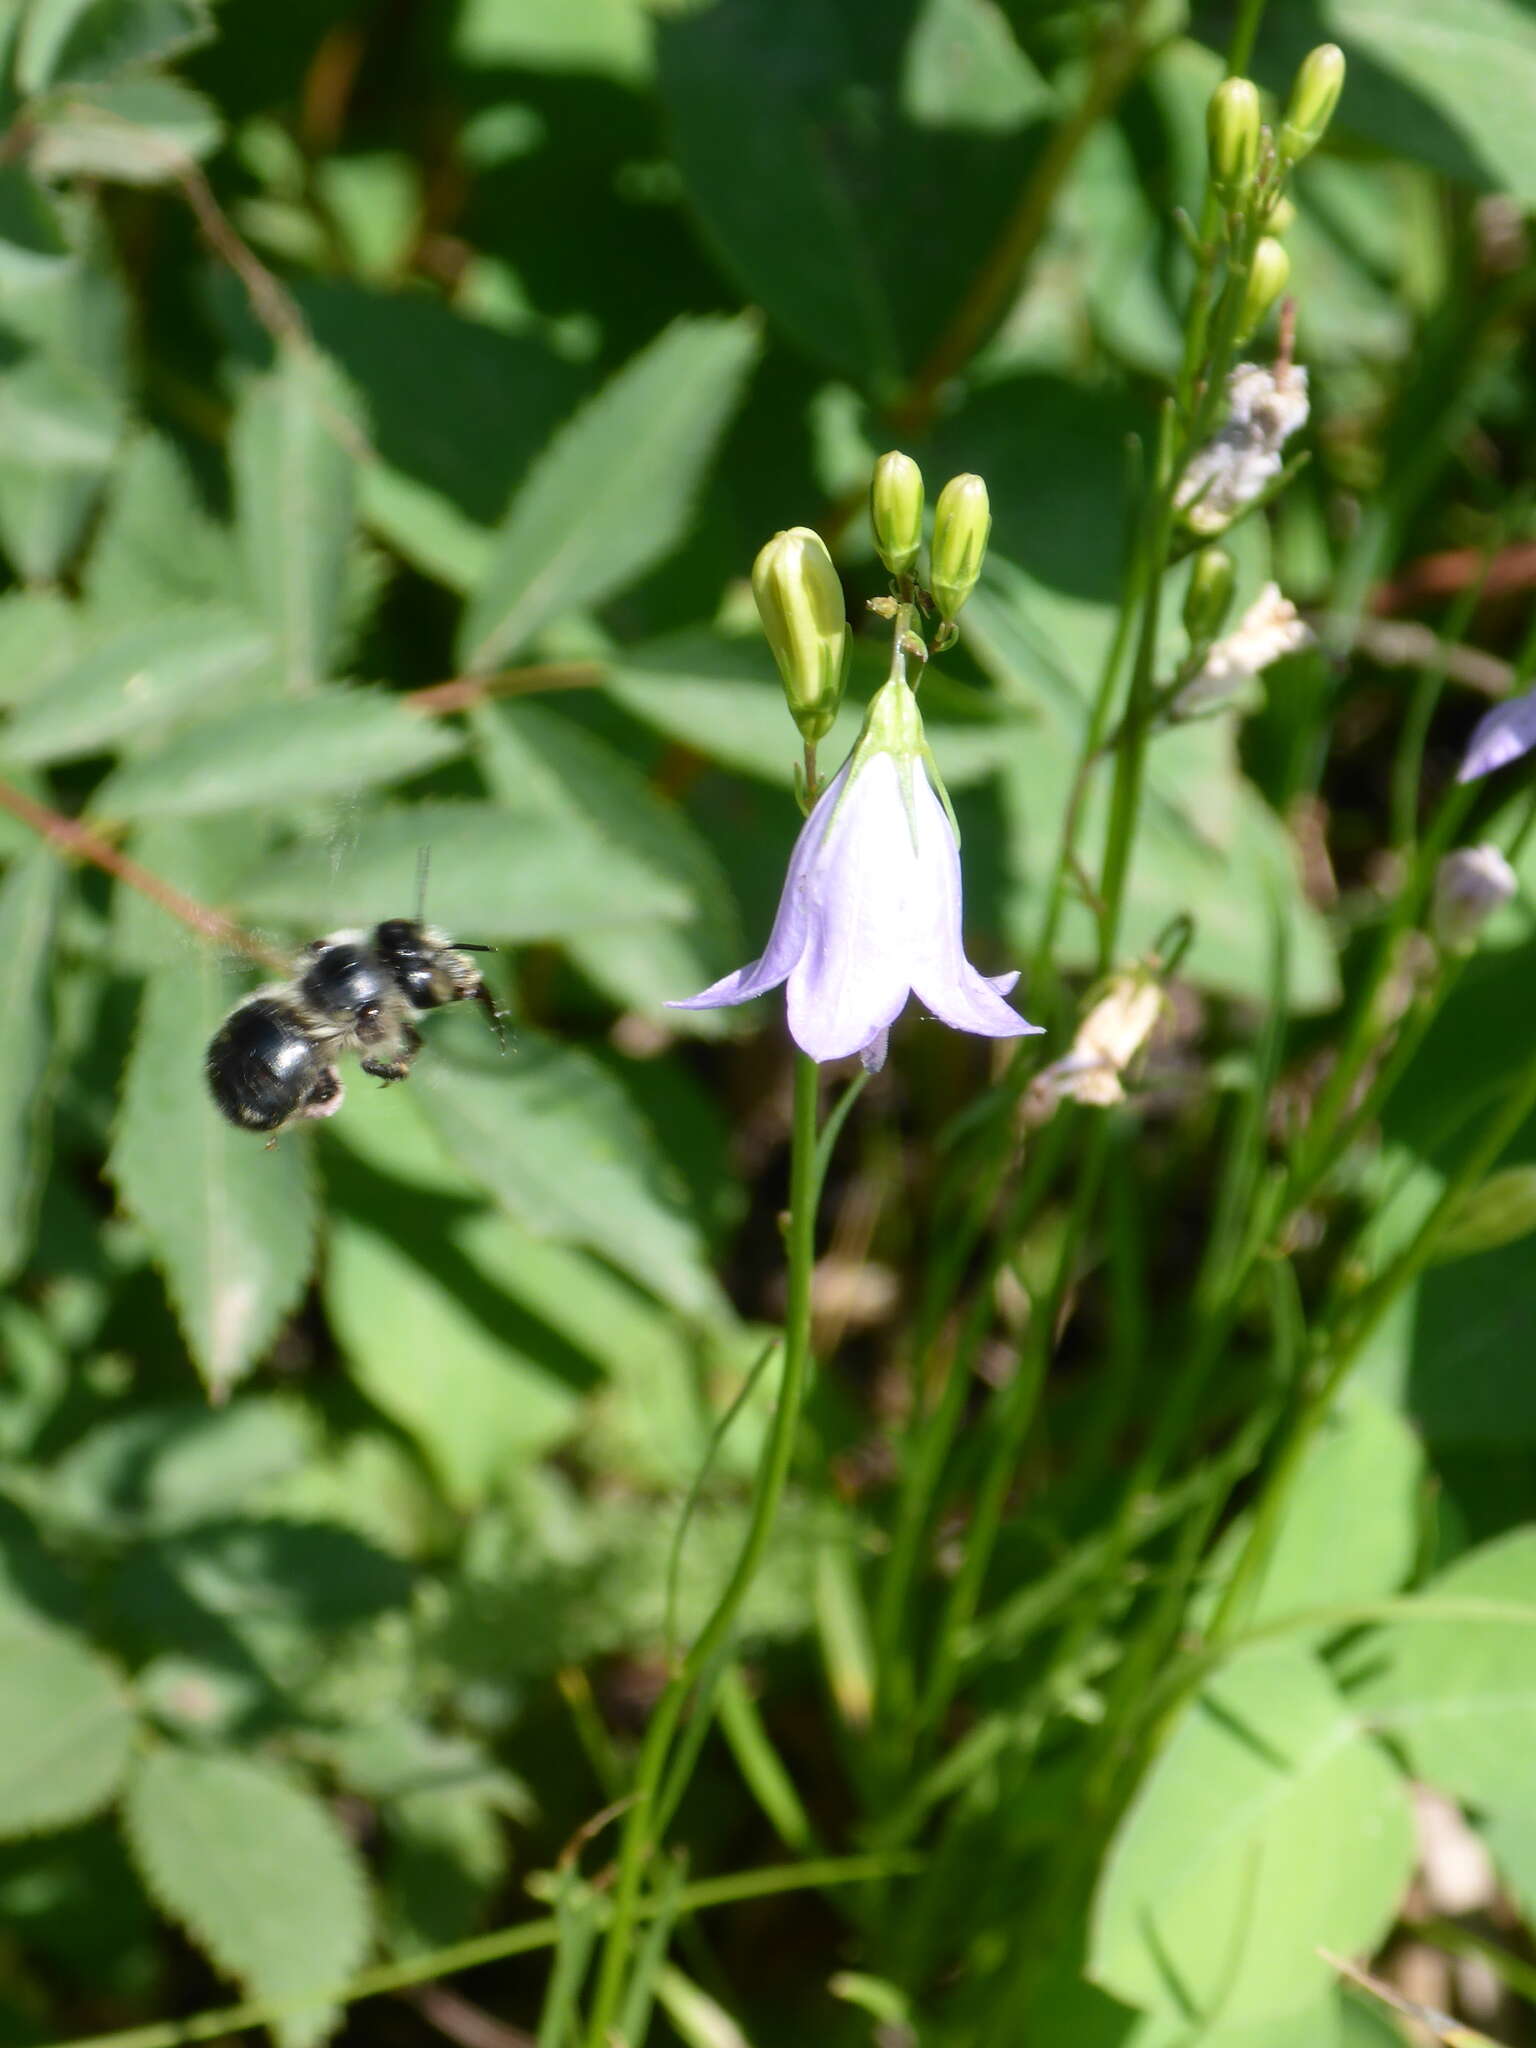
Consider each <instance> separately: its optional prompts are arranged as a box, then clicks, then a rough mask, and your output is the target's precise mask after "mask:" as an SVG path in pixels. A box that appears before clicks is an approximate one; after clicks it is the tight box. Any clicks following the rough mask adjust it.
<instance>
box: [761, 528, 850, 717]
mask: <svg viewBox="0 0 1536 2048" xmlns="http://www.w3.org/2000/svg"><path fill="white" fill-rule="evenodd" d="M752 595H753V596H754V597H755V598H756V599H757V615H758V617H759V618H760V619H761V620H762V622H763V631H764V632H765V633H766V634H767V636H768V645H769V646H770V647H771V648H772V649H773V658H774V660H775V661H776V662H777V663H778V665H779V675H780V677H781V678H782V679H783V683H784V695H785V696H786V697H787V698H788V700H789V710H790V716H791V717H792V718H793V719H794V721H795V723H796V725H798V726H799V728H800V734H801V737H802V738H803V739H807V740H813V741H814V740H819V739H824V738H825V737H826V735H827V734H828V733H829V732H830V731H831V729H832V721H833V719H834V718H836V716H837V707H838V705H839V704H840V703H841V702H842V696H843V682H844V679H845V677H846V675H847V673H848V649H849V638H848V620H847V617H846V616H845V614H844V611H843V586H842V585H841V583H839V582H838V580H837V571H836V570H835V569H834V568H833V566H832V557H831V556H830V555H829V554H828V553H827V544H826V542H825V541H824V540H823V539H822V537H821V535H820V534H819V533H813V532H812V531H811V529H810V527H808V526H792V527H790V528H789V530H788V532H786V533H776V534H775V535H774V536H773V539H772V540H771V541H769V542H768V543H767V545H766V546H765V547H763V548H762V549H761V550H760V551H759V553H758V557H757V560H756V561H755V562H754V563H753V564H752Z"/></svg>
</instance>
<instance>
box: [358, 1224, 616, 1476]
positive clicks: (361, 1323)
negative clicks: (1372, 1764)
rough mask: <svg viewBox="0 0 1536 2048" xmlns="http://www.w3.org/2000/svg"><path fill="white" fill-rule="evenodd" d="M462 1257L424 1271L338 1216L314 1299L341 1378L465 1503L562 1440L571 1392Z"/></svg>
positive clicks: (573, 1405)
mask: <svg viewBox="0 0 1536 2048" xmlns="http://www.w3.org/2000/svg"><path fill="white" fill-rule="evenodd" d="M478 1221H479V1226H480V1230H481V1233H482V1234H483V1232H484V1228H485V1226H486V1224H487V1223H488V1224H489V1225H490V1228H491V1230H492V1231H493V1232H497V1231H504V1230H505V1228H506V1225H505V1224H504V1223H502V1222H501V1220H500V1219H499V1218H495V1217H485V1216H482V1217H481V1218H479V1219H478ZM467 1228H469V1226H460V1229H461V1231H463V1230H464V1229H467ZM428 1257H429V1258H430V1253H429V1254H428ZM462 1259H463V1252H462V1250H460V1252H459V1262H458V1264H457V1267H455V1264H454V1263H453V1262H451V1261H444V1263H443V1264H442V1265H441V1266H438V1267H436V1269H434V1266H433V1265H432V1264H430V1263H425V1262H420V1261H418V1259H417V1258H415V1257H412V1256H411V1255H410V1253H409V1252H407V1251H406V1250H404V1249H403V1248H402V1246H401V1245H400V1244H399V1243H397V1242H396V1241H395V1240H394V1239H393V1238H392V1237H388V1236H385V1235H383V1234H382V1233H381V1232H378V1231H376V1230H374V1229H371V1228H368V1227H367V1226H366V1225H364V1224H362V1223H359V1222H355V1221H353V1220H352V1219H351V1218H350V1217H340V1218H338V1219H337V1220H336V1223H335V1225H334V1227H333V1230H332V1233H331V1239H330V1245H329V1250H328V1253H327V1257H326V1266H325V1304H326V1313H327V1315H328V1316H329V1318H330V1321H331V1325H332V1328H333V1329H334V1330H335V1332H336V1339H337V1342H338V1343H339V1344H340V1346H341V1349H342V1351H343V1352H344V1353H345V1355H346V1357H347V1360H348V1364H349V1366H350V1369H351V1372H352V1377H353V1378H354V1379H355V1380H356V1381H357V1383H358V1384H359V1386H361V1387H362V1389H363V1391H364V1392H365V1393H366V1394H367V1395H368V1396H369V1398H370V1399H371V1400H372V1401H373V1402H374V1403H375V1405H376V1406H377V1407H378V1408H379V1409H380V1410H382V1412H383V1413H384V1414H386V1415H388V1416H389V1417H390V1418H391V1419H392V1420H393V1421H394V1422H396V1423H398V1424H399V1426H400V1427H401V1428H402V1429H403V1430H405V1431H406V1433H407V1434H408V1435H409V1436H411V1437H412V1438H413V1439H414V1440H415V1441H416V1442H417V1443H418V1444H420V1446H421V1448H422V1450H423V1451H424V1453H425V1455H426V1457H427V1460H428V1462H429V1463H430V1464H431V1465H432V1467H433V1469H434V1471H435V1472H436V1474H437V1477H438V1480H439V1482H440V1484H441V1485H442V1487H443V1489H444V1491H445V1492H446V1493H447V1494H448V1496H449V1498H450V1499H451V1500H452V1501H453V1502H454V1503H455V1505H456V1506H459V1507H461V1508H464V1507H474V1506H476V1505H478V1504H479V1503H480V1502H481V1501H483V1500H484V1499H485V1498H486V1497H487V1496H488V1495H489V1494H490V1493H492V1492H493V1491H494V1490H495V1488H496V1487H497V1486H498V1485H499V1484H500V1483H501V1482H502V1481H503V1480H504V1479H505V1477H506V1475H507V1473H508V1472H509V1471H510V1470H511V1469H512V1468H513V1467H514V1466H516V1465H518V1464H522V1463H525V1462H527V1461H528V1460H530V1459H533V1458H537V1457H538V1456H540V1455H541V1454H542V1453H543V1452H545V1451H547V1450H550V1449H552V1448H553V1447H554V1446H555V1445H556V1444H558V1443H559V1442H561V1440H562V1439H563V1438H564V1437H566V1436H567V1435H568V1434H569V1433H570V1431H571V1429H572V1428H573V1426H574V1424H575V1420H576V1415H577V1408H578V1399H579V1396H578V1393H577V1392H576V1391H575V1390H573V1389H572V1387H571V1386H570V1385H568V1384H566V1383H564V1382H563V1381H562V1380H561V1378H560V1377H559V1375H558V1374H557V1373H555V1372H552V1371H550V1370H549V1369H548V1367H547V1366H546V1365H545V1364H544V1362H543V1361H542V1360H541V1358H540V1356H539V1347H538V1331H537V1329H536V1328H534V1329H532V1330H530V1329H529V1327H528V1326H527V1323H526V1318H524V1317H523V1316H521V1315H519V1314H518V1312H517V1309H516V1304H515V1303H511V1302H509V1301H507V1299H506V1297H505V1296H503V1295H500V1294H499V1292H498V1293H497V1294H494V1295H488V1294H487V1293H486V1290H485V1286H484V1282H483V1281H482V1282H480V1283H479V1284H478V1285H477V1284H475V1276H474V1275H473V1274H472V1272H470V1271H469V1270H467V1269H466V1268H465V1267H464V1266H463V1264H462ZM498 1309H499V1312H497V1311H498Z"/></svg>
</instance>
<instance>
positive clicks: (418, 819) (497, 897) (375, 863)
mask: <svg viewBox="0 0 1536 2048" xmlns="http://www.w3.org/2000/svg"><path fill="white" fill-rule="evenodd" d="M423 849H426V850H427V851H428V852H430V854H431V857H432V862H431V872H430V874H429V877H428V883H427V912H428V915H429V916H430V917H431V918H432V920H433V922H434V923H436V924H440V925H443V926H445V927H446V928H447V930H449V931H450V932H453V933H455V934H457V936H458V937H460V938H465V939H484V940H492V939H494V940H519V941H523V940H530V939H558V938H563V937H565V936H566V935H568V934H569V933H571V932H578V931H596V930H599V929H604V928H607V927H611V926H613V925H615V924H634V925H640V926H646V927H649V926H651V925H653V924H655V923H658V922H663V923H669V924H681V923H683V922H684V921H685V920H686V919H687V918H688V917H689V916H690V915H691V914H692V910H693V904H692V902H691V900H690V898H689V896H688V895H687V894H685V893H684V891H682V890H681V889H680V888H679V887H678V886H677V883H676V882H675V881H674V880H672V879H670V878H669V877H666V876H663V875H659V874H656V873H653V872H652V871H651V870H650V869H649V868H646V867H643V866H642V865H641V864H640V863H639V862H638V861H636V860H634V859H632V858H631V859H626V860H621V859H617V858H599V857H597V855H596V853H595V850H594V844H593V831H592V827H591V825H590V823H588V822H587V821H581V822H580V824H579V825H578V826H577V827H575V828H574V829H568V828H565V827H556V826H555V825H553V824H552V823H551V822H550V821H549V819H548V818H547V817H546V818H541V817H540V816H539V814H538V813H537V811H535V810H532V809H527V810H523V811H522V812H521V813H519V812H517V811H513V810H509V809H507V808H506V807H505V806H502V805H497V804H488V803H424V804H412V805H410V806H408V807H406V808H403V809H399V810H390V811H382V812H376V813H375V814H374V815H373V816H372V817H369V818H366V819H364V821H363V822H362V823H361V824H360V825H359V826H358V827H357V828H356V830H355V832H351V833H349V834H348V835H347V836H346V837H345V838H344V839H343V840H342V841H341V843H340V845H339V846H334V845H329V844H304V845H300V846H297V847H295V848H293V849H292V850H291V851H290V852H287V853H284V854H279V855H278V856H276V857H275V858H274V859H272V860H270V861H267V862H265V863H263V865H262V866H261V867H260V868H258V869H257V870H256V871H255V872H254V873H253V874H252V875H250V877H249V878H248V879H247V880H246V881H245V882H243V883H242V884H241V886H240V887H239V889H238V890H237V891H236V898H235V900H236V901H237V902H238V903H239V905H240V907H241V908H242V909H243V910H244V911H245V912H246V913H247V914H248V915H249V916H252V917H255V918H258V919H260V920H262V921H263V922H270V923H273V924H282V925H287V926H289V927H291V928H292V929H293V930H294V931H304V932H306V933H314V932H322V931H327V930H329V929H331V928H332V927H335V926H338V925H348V924H376V923H377V922H378V921H379V920H380V919H381V918H386V917H409V916H411V915H413V914H414V912H415V903H416V875H417V860H418V857H419V855H420V854H421V852H422V850H423ZM490 972H491V977H492V979H493V980H494V979H495V978H496V968H495V966H494V965H493V966H492V967H491V970H490Z"/></svg>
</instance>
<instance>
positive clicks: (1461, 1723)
mask: <svg viewBox="0 0 1536 2048" xmlns="http://www.w3.org/2000/svg"><path fill="white" fill-rule="evenodd" d="M1417 1599H1418V1602H1419V1604H1420V1605H1421V1606H1422V1608H1423V1619H1422V1620H1413V1621H1400V1622H1392V1623H1389V1624H1388V1625H1387V1626H1386V1627H1384V1628H1381V1629H1378V1630H1376V1631H1375V1632H1374V1633H1373V1634H1371V1635H1370V1636H1369V1637H1367V1638H1366V1639H1365V1641H1364V1642H1363V1643H1362V1644H1361V1645H1360V1646H1359V1648H1358V1650H1357V1651H1356V1652H1355V1656H1354V1661H1355V1662H1356V1663H1357V1664H1358V1665H1359V1667H1360V1672H1361V1676H1360V1682H1359V1684H1358V1685H1356V1686H1355V1687H1354V1689H1353V1691H1352V1694H1351V1697H1352V1700H1353V1702H1354V1704H1355V1705H1356V1707H1357V1708H1358V1709H1359V1710H1360V1711H1361V1712H1362V1713H1365V1714H1368V1715H1369V1716H1370V1718H1371V1720H1372V1722H1373V1723H1374V1724H1375V1725H1377V1726H1378V1727H1380V1728H1382V1729H1384V1730H1385V1731H1386V1732H1388V1733H1389V1734H1391V1735H1392V1736H1393V1737H1394V1739H1395V1740H1396V1741H1398V1742H1400V1743H1401V1744H1402V1746H1403V1748H1404V1749H1405V1750H1406V1752H1407V1754H1408V1757H1409V1760H1410V1762H1411V1763H1412V1766H1413V1769H1414V1771H1415V1773H1416V1775H1418V1776H1419V1777H1422V1778H1427V1779H1428V1780H1429V1781H1430V1783H1431V1784H1434V1785H1438V1786H1439V1787H1440V1788H1441V1790H1442V1791H1445V1792H1448V1793H1450V1794H1451V1795H1452V1797H1453V1798H1456V1799H1465V1800H1467V1801H1469V1802H1470V1803H1471V1804H1473V1805H1474V1806H1483V1807H1487V1808H1489V1809H1490V1810H1492V1811H1496V1812H1505V1813H1511V1812H1518V1813H1520V1814H1523V1815H1524V1816H1525V1818H1526V1821H1527V1824H1528V1825H1529V1824H1532V1823H1536V1747H1533V1745H1532V1744H1531V1742H1530V1740H1529V1731H1530V1727H1531V1720H1532V1716H1533V1714H1536V1528H1533V1527H1529V1526H1527V1527H1525V1528H1520V1529H1512V1530H1510V1531H1509V1532H1508V1534H1507V1535H1504V1536H1500V1537H1499V1538H1497V1539H1496V1540H1495V1541H1494V1542H1492V1543H1485V1544H1483V1545H1481V1546H1480V1547H1479V1548H1478V1549H1476V1550H1473V1551H1471V1552H1469V1553H1468V1554H1467V1555H1466V1556H1465V1557H1461V1558H1458V1559H1457V1560H1456V1562H1455V1563H1454V1564H1453V1565H1450V1566H1448V1567H1447V1569H1446V1570H1445V1571H1443V1572H1437V1573H1436V1575H1435V1576H1434V1578H1432V1579H1431V1580H1430V1581H1429V1583H1428V1584H1427V1585H1426V1586H1424V1587H1423V1588H1422V1589H1421V1591H1420V1592H1419V1594H1418V1596H1417ZM1480 1609H1481V1610H1484V1612H1482V1613H1480V1612H1479V1610H1480ZM1437 1611H1438V1615H1437ZM1346 1946H1347V1944H1346Z"/></svg>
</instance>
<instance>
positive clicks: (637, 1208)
mask: <svg viewBox="0 0 1536 2048" xmlns="http://www.w3.org/2000/svg"><path fill="white" fill-rule="evenodd" d="M443 1035H444V1036H445V1037H446V1035H447V1034H446V1033H444V1034H443ZM413 1079H414V1080H415V1082H416V1084H417V1085H418V1089H419V1094H420V1098H421V1102H422V1107H423V1111H424V1114H425V1116H426V1118H427V1121H428V1123H429V1124H430V1125H431V1126H432V1128H433V1130H434V1131H435V1132H436V1133H437V1136H438V1137H439V1138H440V1139H441V1141H442V1143H443V1144H444V1145H445V1146H446V1147H447V1149H448V1151H449V1152H450V1153H452V1155H453V1156H454V1158H456V1159H457V1160H458V1162H459V1164H460V1165H461V1166H462V1167H463V1169H464V1171H465V1173H467V1174H468V1175H469V1176H470V1177H471V1178H472V1179H473V1180H474V1181H475V1182H477V1183H478V1185H480V1186H481V1187H483V1188H485V1189H487V1190H488V1191H489V1193H490V1194H492V1195H493V1196H494V1197H495V1198H496V1200H497V1201H498V1202H499V1203H500V1204H501V1206H502V1207H503V1208H504V1209H505V1210H506V1212H507V1214H508V1215H509V1216H510V1217H512V1219H513V1221H514V1222H516V1223H517V1224H519V1225H520V1226H521V1227H522V1228H523V1229H525V1230H527V1231H528V1232H529V1233H530V1234H531V1235H532V1236H535V1237H548V1238H553V1239H554V1240H555V1241H556V1242H557V1243H566V1244H580V1245H585V1246H587V1247H588V1249H589V1250H592V1251H596V1252H601V1253H602V1254H603V1256H604V1257H605V1258H607V1259H609V1260H611V1262H612V1263H613V1264H614V1265H615V1266H617V1267H618V1268H619V1270H620V1271H621V1272H623V1273H628V1274H630V1275H631V1276H632V1277H633V1278H634V1279H636V1280H638V1281H639V1282H640V1284H641V1285H642V1286H643V1287H646V1288H648V1289H649V1290H650V1292H651V1293H653V1294H655V1295H657V1296H659V1297H660V1299H662V1300H663V1301H668V1302H671V1303H672V1304H673V1305H674V1306H675V1307H677V1308H680V1309H682V1310H683V1311H684V1312H685V1313H688V1314H690V1315H694V1316H698V1317H701V1318H706V1319H712V1318H717V1317H719V1316H721V1315H722V1314H723V1313H724V1312H725V1309H724V1302H723V1299H722V1297H721V1294H720V1291H719V1287H718V1284H717V1283H716V1281H715V1279H714V1276H713V1274H712V1272H711V1270H710V1264H709V1259H708V1255H707V1252H706V1249H705V1246H704V1243H703V1240H702V1237H701V1235H700V1232H699V1229H698V1226H697V1224H696V1223H695V1222H694V1220H693V1218H692V1217H691V1216H689V1214H688V1213H687V1210H686V1208H685V1206H684V1203H683V1199H682V1192H681V1189H680V1187H679V1185H678V1183H677V1180H676V1178H675V1176H674V1173H673V1171H672V1169H671V1167H670V1166H669V1164H668V1162H667V1160H666V1157H665V1155H664V1153H663V1152H662V1150H661V1148H660V1146H659V1145H658V1144H657V1142H656V1139H655V1136H654V1135H653V1133H652V1132H651V1131H650V1130H648V1129H647V1128H646V1126H645V1124H644V1123H643V1122H642V1121H641V1119H640V1117H639V1116H638V1115H637V1114H636V1111H635V1109H634V1106H633V1104H632V1103H631V1102H630V1100H629V1098H628V1096H627V1095H626V1094H625V1093H624V1090H623V1089H622V1088H621V1087H620V1086H619V1084H618V1083H617V1082H616V1081H615V1080H614V1079H613V1078H612V1077H611V1076H610V1075H609V1074H607V1073H606V1072H605V1071H604V1070H603V1068H602V1067H600V1066H599V1065H598V1063H597V1061H596V1060H594V1059H592V1058H591V1057H590V1056H589V1055H588V1054H586V1053H584V1052H580V1051H578V1050H577V1049H576V1048H575V1047H571V1046H561V1045H557V1044H555V1043H554V1042H553V1040H550V1039H546V1038H542V1037H539V1036H537V1035H536V1034H534V1033H533V1032H530V1031H526V1030H519V1031H518V1032H517V1034H516V1036H515V1038H514V1040H513V1042H512V1045H511V1047H510V1049H509V1050H508V1052H507V1055H506V1057H505V1058H504V1059H503V1058H498V1056H497V1053H496V1050H495V1047H494V1046H489V1047H487V1046H485V1045H484V1044H483V1043H482V1042H481V1040H480V1039H479V1037H478V1036H477V1037H474V1038H471V1039H469V1041H468V1043H467V1044H466V1045H465V1047H464V1050H463V1052H462V1053H461V1052H459V1051H458V1050H457V1048H455V1049H454V1050H453V1052H452V1053H451V1054H450V1053H449V1051H448V1049H447V1048H446V1047H445V1048H444V1051H443V1054H442V1056H440V1057H438V1058H435V1059H433V1060H432V1061H431V1062H430V1063H428V1062H427V1061H426V1060H423V1061H421V1062H420V1063H419V1065H418V1066H417V1068H416V1072H415V1076H414V1077H413Z"/></svg>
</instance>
